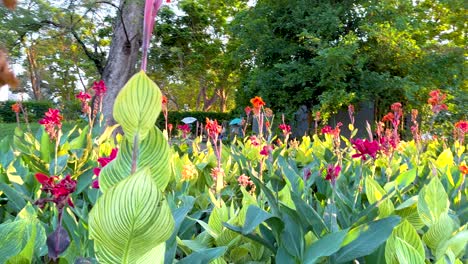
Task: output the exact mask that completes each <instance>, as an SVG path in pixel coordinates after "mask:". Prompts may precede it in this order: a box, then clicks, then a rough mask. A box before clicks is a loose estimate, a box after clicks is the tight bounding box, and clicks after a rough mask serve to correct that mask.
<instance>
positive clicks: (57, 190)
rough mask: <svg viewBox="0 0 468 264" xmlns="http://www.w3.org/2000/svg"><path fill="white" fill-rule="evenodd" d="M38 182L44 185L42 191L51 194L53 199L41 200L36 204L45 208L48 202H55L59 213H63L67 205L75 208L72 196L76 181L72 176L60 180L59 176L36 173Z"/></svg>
mask: <svg viewBox="0 0 468 264" xmlns="http://www.w3.org/2000/svg"><path fill="white" fill-rule="evenodd" d="M35 177H36V180H37V181H38V182H39V183H40V184H41V185H42V188H41V190H42V191H43V192H45V193H48V194H51V195H52V197H46V198H40V199H39V200H37V201H36V202H35V203H34V204H36V205H38V206H39V207H40V208H44V206H45V204H46V203H47V202H53V203H54V204H55V205H56V206H57V209H58V210H59V211H61V210H62V209H63V208H64V207H65V206H66V205H67V204H68V205H70V206H71V207H74V205H73V202H72V200H71V197H70V195H71V194H72V193H73V192H74V191H75V189H76V181H75V180H72V179H71V177H70V175H67V176H66V177H65V178H63V179H61V180H59V177H58V176H51V177H49V176H47V175H45V174H42V173H36V175H35Z"/></svg>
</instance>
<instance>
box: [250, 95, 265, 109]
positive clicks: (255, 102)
mask: <svg viewBox="0 0 468 264" xmlns="http://www.w3.org/2000/svg"><path fill="white" fill-rule="evenodd" d="M250 102H251V103H252V105H253V107H254V108H257V109H258V108H261V107H262V106H264V105H266V104H265V102H264V101H263V99H262V98H261V97H259V96H255V97H254V98H252V99H250Z"/></svg>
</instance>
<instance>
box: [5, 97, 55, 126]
mask: <svg viewBox="0 0 468 264" xmlns="http://www.w3.org/2000/svg"><path fill="white" fill-rule="evenodd" d="M15 103H16V102H14V101H6V102H1V103H0V121H2V122H5V123H13V122H16V116H15V113H14V112H13V111H12V110H11V106H12V105H13V104H15ZM23 106H24V108H25V109H26V111H27V114H28V119H29V121H31V122H35V121H38V120H39V119H41V118H42V117H43V116H44V113H45V112H47V110H49V108H52V107H54V105H53V103H52V102H50V101H27V102H23Z"/></svg>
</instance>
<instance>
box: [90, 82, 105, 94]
mask: <svg viewBox="0 0 468 264" xmlns="http://www.w3.org/2000/svg"><path fill="white" fill-rule="evenodd" d="M93 90H94V91H95V92H96V96H98V97H99V96H104V94H105V93H106V91H107V87H106V84H105V83H104V81H103V80H100V81H99V82H94V84H93Z"/></svg>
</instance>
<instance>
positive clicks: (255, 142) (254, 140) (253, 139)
mask: <svg viewBox="0 0 468 264" xmlns="http://www.w3.org/2000/svg"><path fill="white" fill-rule="evenodd" d="M249 139H250V143H251V144H252V146H254V147H257V146H260V142H259V141H258V138H257V137H256V136H255V135H253V136H250V138H249Z"/></svg>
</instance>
